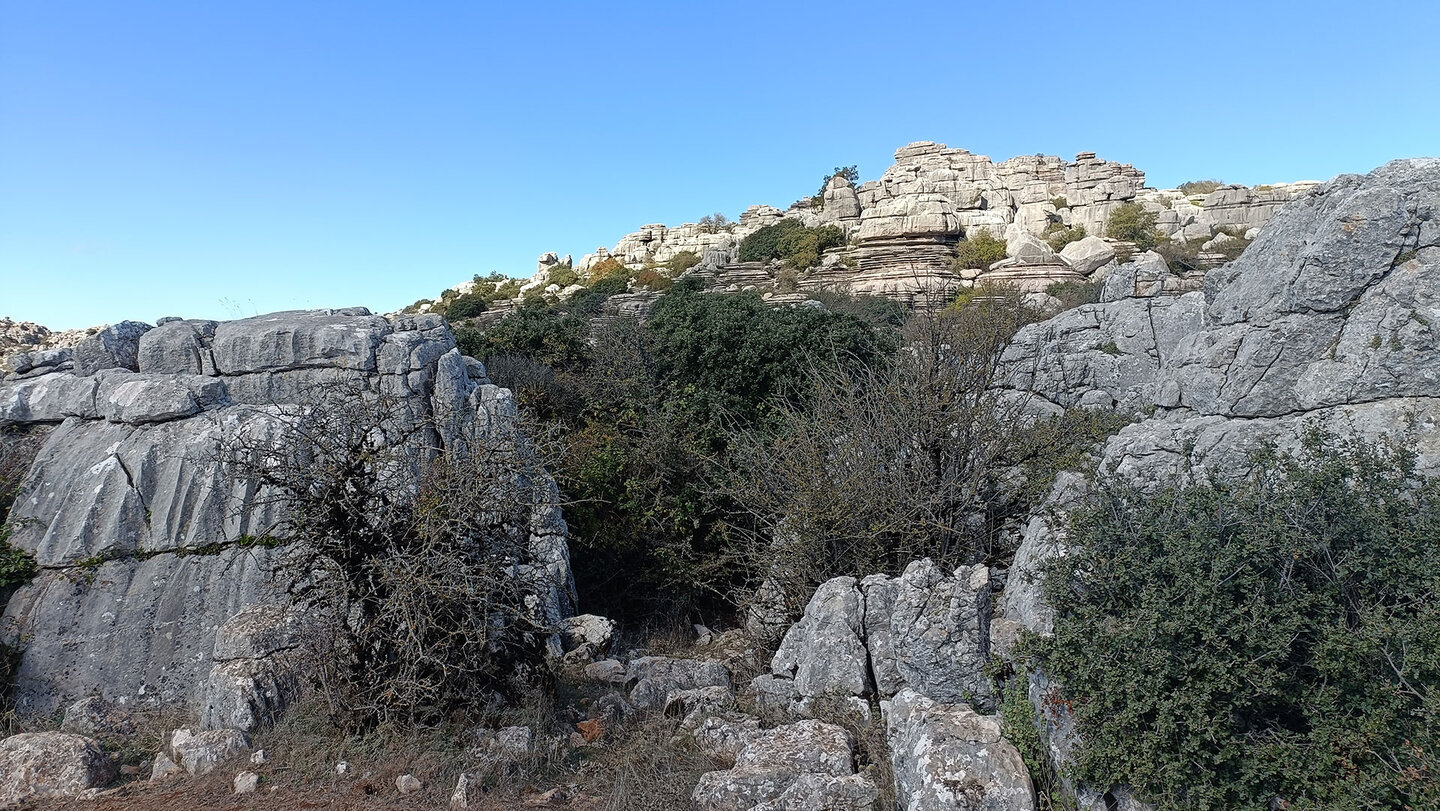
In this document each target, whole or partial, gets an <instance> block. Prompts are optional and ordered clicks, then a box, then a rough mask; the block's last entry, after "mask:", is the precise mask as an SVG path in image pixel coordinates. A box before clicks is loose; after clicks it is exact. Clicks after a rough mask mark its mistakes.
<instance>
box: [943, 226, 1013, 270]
mask: <svg viewBox="0 0 1440 811" xmlns="http://www.w3.org/2000/svg"><path fill="white" fill-rule="evenodd" d="M1004 258H1005V240H1003V239H1000V238H999V237H997V236H995V235H994V234H992V233H990V232H989V231H988V230H986V229H983V228H982V229H979V230H977V231H976V232H975V233H973V234H969V235H967V236H966V237H965V239H962V240H960V241H959V242H958V243H956V245H955V263H954V264H955V268H956V269H957V270H965V269H967V268H974V269H977V270H984V269H985V268H988V267H990V266H991V265H993V264H995V263H996V262H999V261H1000V260H1001V259H1004Z"/></svg>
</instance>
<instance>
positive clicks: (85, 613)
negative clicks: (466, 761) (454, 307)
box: [0, 308, 573, 726]
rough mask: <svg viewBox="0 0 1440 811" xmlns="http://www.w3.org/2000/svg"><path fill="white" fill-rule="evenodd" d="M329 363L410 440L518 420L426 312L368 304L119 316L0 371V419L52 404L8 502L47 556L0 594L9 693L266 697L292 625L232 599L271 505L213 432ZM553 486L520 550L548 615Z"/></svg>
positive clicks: (560, 583) (214, 721)
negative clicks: (46, 356)
mask: <svg viewBox="0 0 1440 811" xmlns="http://www.w3.org/2000/svg"><path fill="white" fill-rule="evenodd" d="M87 372H88V373H87ZM337 379H345V380H349V381H352V382H355V383H356V384H357V385H359V386H361V387H363V388H367V389H370V390H372V391H383V392H385V393H387V394H389V395H393V396H394V397H395V398H396V399H397V401H399V402H401V403H403V404H404V414H405V416H404V419H405V420H406V421H408V422H409V424H410V425H412V426H413V427H414V428H415V430H414V431H413V432H406V433H407V434H408V435H409V436H410V437H411V439H409V440H407V441H408V442H411V443H413V445H414V449H415V452H417V453H420V454H422V455H423V454H432V453H438V452H444V451H445V450H446V449H450V448H456V447H459V446H460V445H461V444H463V443H464V442H465V441H466V437H467V436H470V435H472V433H473V432H476V431H503V430H509V429H508V427H507V426H510V425H512V424H513V420H514V401H513V399H512V397H511V395H510V393H509V392H508V391H506V390H504V389H501V388H499V387H497V386H494V385H491V384H490V382H489V380H488V379H487V378H486V376H485V371H484V368H483V367H482V366H480V365H479V364H478V363H477V362H475V361H472V360H469V359H467V358H464V357H462V356H461V355H460V353H459V352H458V350H456V348H455V342H454V339H453V337H451V335H450V332H449V330H448V329H447V328H446V326H445V323H444V321H443V320H442V319H441V318H440V317H439V316H434V315H424V316H415V317H410V316H399V317H394V318H388V319H387V318H383V317H380V316H375V315H372V314H371V313H370V312H369V311H368V310H364V309H362V308H352V309H342V310H313V311H305V312H288V313H275V314H271V315H265V316H257V317H255V318H249V319H243V320H239V321H228V322H213V321H185V320H169V321H167V323H164V324H162V325H161V326H159V327H156V328H153V329H151V328H149V327H148V326H146V325H139V324H135V323H134V322H125V323H122V324H117V325H115V326H113V327H110V328H107V329H106V330H103V331H101V332H100V333H98V334H97V335H95V336H92V337H91V338H90V339H87V341H86V342H85V343H84V344H82V345H81V346H79V347H77V348H76V354H75V361H74V368H73V370H72V371H69V372H59V371H57V372H51V373H47V374H42V375H39V376H34V377H23V378H13V377H12V378H11V379H7V380H6V381H5V382H4V383H0V426H6V425H16V424H27V423H58V426H57V427H56V428H55V430H54V431H52V432H51V434H50V436H49V437H48V440H47V441H46V443H45V445H44V447H43V448H42V449H41V451H40V453H39V455H38V456H37V458H36V459H35V461H34V463H33V465H32V466H31V469H30V471H29V473H28V475H27V477H26V480H25V482H24V483H23V484H22V487H23V492H24V496H23V497H22V498H21V499H19V500H18V501H17V502H16V504H15V506H14V508H13V511H12V514H11V524H12V527H13V529H14V533H13V536H12V539H11V543H13V544H15V545H16V546H18V547H20V548H22V549H24V550H26V551H28V552H31V553H32V554H34V555H35V557H36V561H37V563H38V564H39V566H40V569H41V570H40V574H39V575H38V576H37V577H36V578H35V580H34V582H32V583H31V584H30V585H28V586H25V587H23V588H21V589H20V590H19V591H18V592H17V593H16V594H15V595H14V597H12V598H11V600H10V602H9V605H8V606H7V608H6V611H5V621H6V623H7V627H8V629H9V633H10V634H11V640H12V641H15V640H24V643H25V653H24V657H23V659H22V660H21V663H20V668H19V672H18V679H17V687H16V693H15V695H16V700H17V704H18V706H19V708H20V709H21V711H22V712H27V713H49V712H53V711H55V710H57V709H59V708H62V707H64V706H65V705H67V704H69V703H70V702H71V701H73V700H75V699H76V698H79V697H81V696H85V695H89V694H91V693H92V692H98V693H99V694H100V695H101V696H102V697H103V698H105V699H108V700H111V701H115V702H117V703H120V704H122V705H127V706H134V705H137V704H138V705H149V704H179V705H184V706H187V707H190V708H191V709H193V710H196V711H200V712H201V713H202V714H203V716H204V720H205V722H206V724H207V725H226V726H246V725H247V722H246V719H250V723H253V722H254V721H255V720H257V719H259V718H262V717H264V716H265V715H266V714H267V713H269V712H272V711H273V709H274V707H275V704H276V703H277V702H280V701H282V700H283V693H284V691H285V685H284V684H283V683H281V682H282V681H283V680H281V679H280V678H279V677H278V675H277V674H275V673H273V672H270V671H267V670H266V665H265V663H266V662H268V661H271V660H272V659H273V655H274V654H275V653H277V652H278V651H279V650H281V649H283V648H284V647H286V646H287V645H289V644H290V642H288V641H286V640H287V639H289V637H288V636H287V633H288V632H286V631H285V630H284V627H285V623H284V622H281V623H280V630H276V629H275V628H268V629H267V628H264V627H262V626H263V623H259V624H257V623H256V622H255V620H256V618H257V617H256V615H255V614H253V613H251V612H247V611H246V609H251V608H252V607H254V606H257V605H263V604H266V603H269V602H273V601H274V600H275V599H276V598H275V596H274V594H273V592H272V586H273V584H272V582H271V569H272V566H271V564H272V561H273V556H274V555H275V554H276V551H275V550H274V549H271V548H270V547H269V545H267V544H264V543H257V539H260V538H263V536H264V535H265V532H266V530H267V529H268V528H269V527H271V526H274V525H275V523H276V521H277V520H278V519H279V517H280V516H279V514H278V512H277V508H276V506H275V504H274V503H273V500H272V499H269V498H267V497H266V496H267V494H265V493H263V492H260V491H259V490H258V489H257V487H256V486H255V485H254V483H253V482H249V481H245V480H237V479H236V478H235V473H234V471H233V470H232V469H231V468H229V467H227V466H226V464H225V463H224V459H223V458H222V454H221V452H220V449H221V448H222V447H224V446H225V442H226V440H228V439H230V438H233V437H237V436H251V437H260V438H263V437H264V436H267V435H273V432H274V430H275V427H276V419H277V417H278V415H280V414H282V413H285V410H286V409H287V408H288V409H293V408H295V407H296V406H299V405H303V404H305V403H306V402H308V401H309V399H311V398H313V397H314V395H315V391H316V390H317V389H323V388H324V387H326V386H330V385H333V382H334V381H336V380H337ZM550 493H551V496H550V500H549V501H548V502H546V503H537V504H536V505H535V508H534V514H533V518H532V522H531V526H530V527H529V534H530V552H531V554H532V558H533V560H534V561H535V564H534V565H535V566H536V567H537V569H538V570H543V571H544V572H545V575H546V577H545V579H546V581H547V582H548V583H549V584H550V585H549V587H548V590H547V591H546V593H544V594H540V595H537V611H539V612H540V613H541V614H542V618H548V619H549V620H552V621H558V620H559V619H560V618H561V617H563V616H568V615H569V614H570V613H571V612H572V607H573V585H572V583H571V579H570V575H569V564H568V553H567V551H566V547H565V532H566V530H565V525H564V522H563V520H561V518H560V514H559V510H558V507H557V506H556V498H555V497H554V491H553V485H550Z"/></svg>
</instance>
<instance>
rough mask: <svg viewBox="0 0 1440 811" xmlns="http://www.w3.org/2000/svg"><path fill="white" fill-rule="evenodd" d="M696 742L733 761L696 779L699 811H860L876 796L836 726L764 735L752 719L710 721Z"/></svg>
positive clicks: (805, 725) (801, 725)
mask: <svg viewBox="0 0 1440 811" xmlns="http://www.w3.org/2000/svg"><path fill="white" fill-rule="evenodd" d="M696 738H697V741H699V742H700V744H701V746H702V748H706V749H708V751H710V752H711V753H712V754H716V755H730V756H733V757H734V759H735V766H734V767H733V768H731V769H727V770H725V771H716V772H707V773H705V774H703V775H701V776H700V782H699V784H698V785H697V786H696V787H695V792H694V795H693V800H694V802H695V805H696V807H697V808H699V809H702V811H752V809H753V810H754V811H779V810H780V809H829V810H831V811H849V809H854V811H862V809H868V808H870V807H872V806H873V804H874V802H875V798H876V796H877V794H878V792H877V791H876V788H875V784H874V783H872V782H871V781H870V780H869V779H868V778H866V777H864V776H862V775H857V774H856V773H855V763H854V746H855V743H854V740H853V739H852V738H851V737H850V734H849V733H848V732H846V731H845V730H844V729H842V728H840V727H838V726H835V725H834V724H826V723H822V722H820V721H800V722H797V723H794V724H787V725H784V726H779V727H775V728H774V729H768V730H762V729H760V728H759V725H758V722H756V720H755V719H753V718H745V717H739V718H735V719H723V718H718V717H712V719H711V720H710V722H709V726H708V727H707V728H706V730H705V731H702V732H700V733H698V734H697V735H696Z"/></svg>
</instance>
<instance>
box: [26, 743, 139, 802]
mask: <svg viewBox="0 0 1440 811" xmlns="http://www.w3.org/2000/svg"><path fill="white" fill-rule="evenodd" d="M116 772H117V766H116V762H115V760H114V759H112V758H111V757H110V756H109V755H107V754H105V752H104V751H103V750H101V748H100V744H99V742H97V741H95V740H93V739H91V738H86V737H83V736H80V735H71V734H68V733H65V732H27V733H22V734H19V735H11V736H10V737H8V738H6V739H4V740H0V806H12V805H19V804H23V803H26V802H28V801H31V800H38V799H43V798H45V797H76V796H79V795H82V794H84V793H86V792H87V791H90V790H92V789H98V788H103V787H104V786H105V785H107V784H108V783H109V782H110V781H111V780H114V779H115V775H116Z"/></svg>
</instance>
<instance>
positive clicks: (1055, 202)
mask: <svg viewBox="0 0 1440 811" xmlns="http://www.w3.org/2000/svg"><path fill="white" fill-rule="evenodd" d="M1050 205H1052V206H1054V207H1055V210H1056V211H1059V210H1060V209H1062V208H1069V207H1070V201H1069V200H1066V199H1065V198H1064V197H1051V198H1050Z"/></svg>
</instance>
